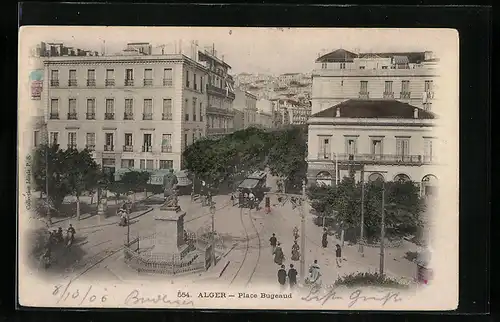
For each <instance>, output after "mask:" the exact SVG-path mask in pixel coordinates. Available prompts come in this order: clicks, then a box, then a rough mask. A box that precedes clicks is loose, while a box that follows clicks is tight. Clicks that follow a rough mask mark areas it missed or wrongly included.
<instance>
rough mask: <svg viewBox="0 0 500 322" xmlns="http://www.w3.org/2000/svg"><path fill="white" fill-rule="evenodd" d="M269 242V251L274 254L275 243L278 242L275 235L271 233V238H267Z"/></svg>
mask: <svg viewBox="0 0 500 322" xmlns="http://www.w3.org/2000/svg"><path fill="white" fill-rule="evenodd" d="M269 243H270V244H271V253H272V254H274V250H275V249H276V244H277V243H278V239H277V238H276V235H275V234H274V233H273V235H272V236H271V238H269Z"/></svg>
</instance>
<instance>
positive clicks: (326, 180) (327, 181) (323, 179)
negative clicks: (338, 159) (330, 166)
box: [316, 171, 333, 186]
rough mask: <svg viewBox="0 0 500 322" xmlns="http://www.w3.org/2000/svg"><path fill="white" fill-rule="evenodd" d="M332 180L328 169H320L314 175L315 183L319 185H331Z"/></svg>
mask: <svg viewBox="0 0 500 322" xmlns="http://www.w3.org/2000/svg"><path fill="white" fill-rule="evenodd" d="M332 180H333V178H332V175H331V174H330V172H328V171H321V172H320V173H318V174H317V175H316V183H317V184H318V185H320V186H321V185H326V186H330V185H332Z"/></svg>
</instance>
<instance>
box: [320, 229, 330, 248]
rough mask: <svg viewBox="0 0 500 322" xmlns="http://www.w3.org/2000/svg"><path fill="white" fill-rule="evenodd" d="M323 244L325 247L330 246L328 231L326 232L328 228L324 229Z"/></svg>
mask: <svg viewBox="0 0 500 322" xmlns="http://www.w3.org/2000/svg"><path fill="white" fill-rule="evenodd" d="M321 244H322V246H323V248H326V247H327V246H328V233H327V232H326V229H325V230H324V231H323V238H322V239H321Z"/></svg>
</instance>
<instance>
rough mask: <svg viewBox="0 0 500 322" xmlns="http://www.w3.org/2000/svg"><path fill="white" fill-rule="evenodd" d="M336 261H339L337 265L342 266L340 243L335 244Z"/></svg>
mask: <svg viewBox="0 0 500 322" xmlns="http://www.w3.org/2000/svg"><path fill="white" fill-rule="evenodd" d="M335 247H336V249H335V262H336V263H337V267H341V266H342V265H341V263H342V248H340V245H339V244H337V245H335Z"/></svg>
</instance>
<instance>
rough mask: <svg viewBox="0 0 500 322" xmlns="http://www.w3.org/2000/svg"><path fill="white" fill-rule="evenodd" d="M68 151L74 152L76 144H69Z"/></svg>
mask: <svg viewBox="0 0 500 322" xmlns="http://www.w3.org/2000/svg"><path fill="white" fill-rule="evenodd" d="M68 150H76V144H72V143H69V144H68Z"/></svg>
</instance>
